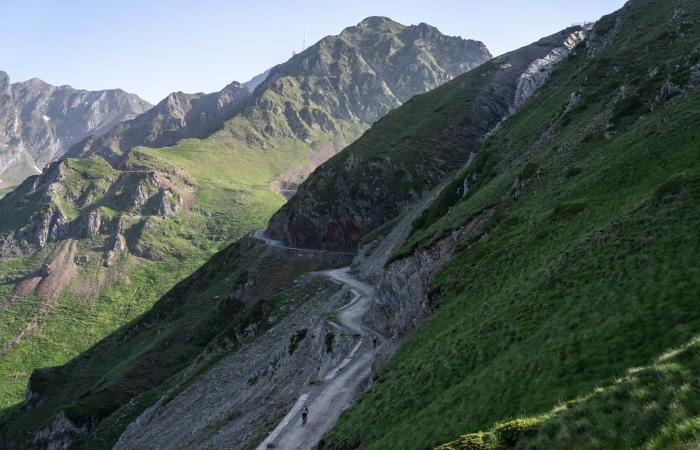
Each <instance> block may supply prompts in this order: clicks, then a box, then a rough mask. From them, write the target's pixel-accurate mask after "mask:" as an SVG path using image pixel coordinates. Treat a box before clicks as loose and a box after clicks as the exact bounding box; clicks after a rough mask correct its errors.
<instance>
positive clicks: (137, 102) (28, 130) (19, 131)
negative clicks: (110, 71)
mask: <svg viewBox="0 0 700 450" xmlns="http://www.w3.org/2000/svg"><path fill="white" fill-rule="evenodd" d="M150 107H151V105H150V104H148V103H147V102H146V101H144V100H142V99H140V98H139V97H137V96H136V95H133V94H128V93H126V92H124V91H122V90H118V89H116V90H109V91H85V90H78V89H74V88H72V87H70V86H58V87H57V86H51V85H50V84H47V83H45V82H43V81H41V80H39V79H36V78H34V79H31V80H29V81H24V82H21V83H10V80H9V77H8V76H7V74H6V73H4V72H0V188H6V187H8V186H13V185H17V184H19V183H20V182H21V181H22V180H24V179H25V178H26V177H28V176H29V175H34V174H37V173H39V172H41V168H42V167H44V165H46V164H47V163H49V162H51V161H53V160H55V159H57V158H59V157H61V156H63V154H64V153H65V152H66V151H67V150H68V149H69V148H70V147H71V146H72V145H73V144H75V143H76V142H78V141H80V140H82V139H84V138H85V137H86V136H89V135H93V134H94V135H100V134H103V133H105V132H107V131H109V129H111V128H112V127H113V126H114V125H116V124H117V123H119V122H121V121H123V120H128V119H131V118H133V117H134V116H136V115H138V114H141V113H143V112H145V111H147V110H148V109H149V108H150Z"/></svg>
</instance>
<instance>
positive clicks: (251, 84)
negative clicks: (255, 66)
mask: <svg viewBox="0 0 700 450" xmlns="http://www.w3.org/2000/svg"><path fill="white" fill-rule="evenodd" d="M269 74H270V71H269V70H266V71H265V72H263V73H259V74H257V75H255V76H254V77H253V78H251V79H250V80H248V81H246V82H245V83H242V84H241V85H242V86H243V87H244V88H246V89H248V90H249V91H250V92H253V91H254V90H255V88H256V87H258V86H260V85H261V84H262V82H263V81H265V79H266V78H267V76H268V75H269Z"/></svg>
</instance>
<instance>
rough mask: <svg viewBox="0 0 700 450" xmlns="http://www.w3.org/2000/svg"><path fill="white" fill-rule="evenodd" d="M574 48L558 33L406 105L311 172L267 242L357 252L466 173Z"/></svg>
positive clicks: (576, 35) (572, 35)
mask: <svg viewBox="0 0 700 450" xmlns="http://www.w3.org/2000/svg"><path fill="white" fill-rule="evenodd" d="M582 38H583V32H582V30H581V29H579V28H572V29H568V30H564V31H562V32H560V33H557V34H554V35H552V36H550V37H547V38H544V39H542V40H540V41H538V42H536V43H534V44H532V45H529V46H527V47H524V48H522V49H520V50H518V51H517V52H512V53H509V54H506V55H504V56H501V57H499V58H496V59H493V60H491V61H489V62H488V63H486V64H484V65H482V66H481V67H479V68H478V69H477V70H473V71H471V72H469V73H467V74H465V75H464V76H463V77H460V78H459V79H458V80H454V81H452V82H450V83H446V84H445V85H443V86H441V87H440V88H438V89H436V90H434V91H432V92H430V95H421V96H416V97H414V98H413V99H411V100H410V101H409V102H408V103H407V104H406V105H405V106H404V107H403V108H400V109H397V110H395V111H392V112H391V113H390V114H388V115H387V116H386V117H384V118H383V119H382V120H380V121H379V122H378V123H377V124H376V125H375V126H374V127H372V129H371V130H369V131H368V132H367V133H365V134H364V136H362V137H361V138H360V139H358V140H357V141H356V142H354V143H353V144H352V145H351V146H349V147H348V148H347V149H346V150H345V151H343V152H342V153H341V154H339V155H337V156H335V157H334V158H332V159H331V160H330V161H328V162H327V163H326V164H323V165H321V166H320V167H319V168H318V169H317V170H316V171H315V172H314V173H313V175H312V176H311V177H309V179H308V180H307V181H306V182H305V183H303V184H302V186H301V188H300V190H299V192H298V193H297V195H296V196H295V197H294V198H293V199H292V200H291V201H290V202H288V203H287V204H286V205H285V206H283V207H282V208H281V209H280V211H278V212H277V213H276V214H275V215H274V216H273V218H272V220H271V221H270V224H269V226H268V229H267V231H268V234H269V235H270V236H271V237H273V238H276V239H281V240H284V241H285V242H287V243H289V244H291V245H294V246H300V247H309V248H320V249H331V250H357V247H358V244H359V241H360V238H361V237H362V236H363V235H364V234H366V233H367V232H368V231H370V230H372V229H373V228H376V227H377V226H379V225H381V224H382V223H384V222H386V221H387V220H389V219H391V218H393V217H396V216H397V215H398V214H399V213H400V212H401V211H402V210H403V209H405V207H406V206H407V205H408V204H410V203H413V202H415V201H416V200H417V199H418V198H420V196H421V194H423V193H425V192H427V191H430V190H431V189H433V188H434V187H435V186H437V185H438V184H439V183H440V182H442V181H443V180H444V179H445V178H446V177H447V175H448V174H450V173H452V172H454V171H455V170H458V169H459V168H460V167H461V166H463V165H464V164H466V162H467V161H468V159H469V155H470V154H471V153H472V152H473V150H474V146H475V145H476V144H477V143H478V141H479V140H480V139H481V138H482V137H483V136H484V135H485V134H486V133H487V132H489V131H490V130H492V129H493V128H494V127H496V126H497V125H498V124H499V122H500V121H501V120H502V119H503V118H504V117H505V116H506V115H507V114H508V113H509V112H510V111H511V110H513V109H514V108H516V107H517V106H519V104H521V103H522V102H523V101H524V100H525V99H526V98H527V97H528V96H529V95H531V94H532V92H533V91H534V90H535V89H536V88H537V87H538V86H539V85H540V84H542V83H543V82H544V81H546V79H547V77H548V75H549V74H550V73H551V70H552V69H553V68H554V66H556V64H557V63H558V62H560V61H561V60H562V59H563V58H565V57H566V55H567V54H568V52H569V50H570V49H571V48H573V47H574V46H575V45H576V44H577V43H578V42H580V40H581V39H582ZM429 108H432V109H431V114H425V111H426V110H428V109H429ZM406 124H411V126H410V127H409V126H406ZM378 142H381V144H378Z"/></svg>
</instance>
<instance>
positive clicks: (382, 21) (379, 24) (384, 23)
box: [357, 16, 405, 30]
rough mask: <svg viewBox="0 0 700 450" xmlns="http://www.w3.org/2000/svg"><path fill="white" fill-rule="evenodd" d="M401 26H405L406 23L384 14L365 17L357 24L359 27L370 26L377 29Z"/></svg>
mask: <svg viewBox="0 0 700 450" xmlns="http://www.w3.org/2000/svg"><path fill="white" fill-rule="evenodd" d="M397 26H398V27H401V28H405V26H404V25H402V24H400V23H398V22H396V21H394V20H392V19H390V18H389V17H383V16H370V17H367V18H366V19H364V20H363V21H362V22H360V23H358V24H357V27H358V28H370V29H375V30H383V29H386V28H388V27H397Z"/></svg>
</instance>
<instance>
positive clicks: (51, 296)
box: [0, 239, 78, 355]
mask: <svg viewBox="0 0 700 450" xmlns="http://www.w3.org/2000/svg"><path fill="white" fill-rule="evenodd" d="M77 254H78V242H77V241H75V240H73V239H69V240H67V241H65V242H63V243H62V244H61V246H60V247H59V248H58V250H57V251H56V253H55V254H54V255H53V257H52V258H51V260H50V262H47V263H45V264H44V265H43V266H42V268H41V269H40V270H39V272H38V273H36V274H33V275H32V276H31V277H30V278H27V279H26V280H23V281H21V282H20V283H19V284H18V285H17V286H16V287H15V289H14V290H13V291H12V294H10V297H8V299H7V300H6V301H5V303H7V302H8V301H9V300H10V299H13V300H12V302H15V301H17V300H19V299H20V298H22V297H24V296H26V295H28V294H29V293H30V292H32V290H36V296H37V298H38V299H39V309H38V311H37V312H36V313H35V314H34V316H33V317H32V318H31V319H30V320H29V321H28V322H27V323H26V324H24V326H23V327H22V329H21V330H20V332H19V333H17V334H16V335H15V336H14V337H13V338H12V339H10V340H9V341H8V342H6V343H5V344H3V346H2V348H0V355H2V354H5V353H7V352H9V351H10V350H12V349H13V348H15V347H16V346H17V345H18V344H19V343H20V342H21V341H22V339H24V338H25V337H26V336H27V335H29V334H31V333H35V332H36V331H38V330H39V324H40V323H41V322H42V321H43V320H45V319H46V318H47V317H48V315H49V313H50V312H51V310H52V309H53V308H54V306H56V302H57V301H58V297H59V296H60V295H61V293H62V292H63V291H64V290H65V289H66V287H68V285H69V284H70V282H71V281H73V279H74V278H75V277H76V276H77V275H78V268H77V266H76V265H75V257H76V256H77ZM47 261H48V259H47ZM15 293H16V294H17V296H16V297H13V294H15ZM9 306H11V303H9ZM9 306H7V307H8V308H9ZM3 307H4V304H3Z"/></svg>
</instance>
